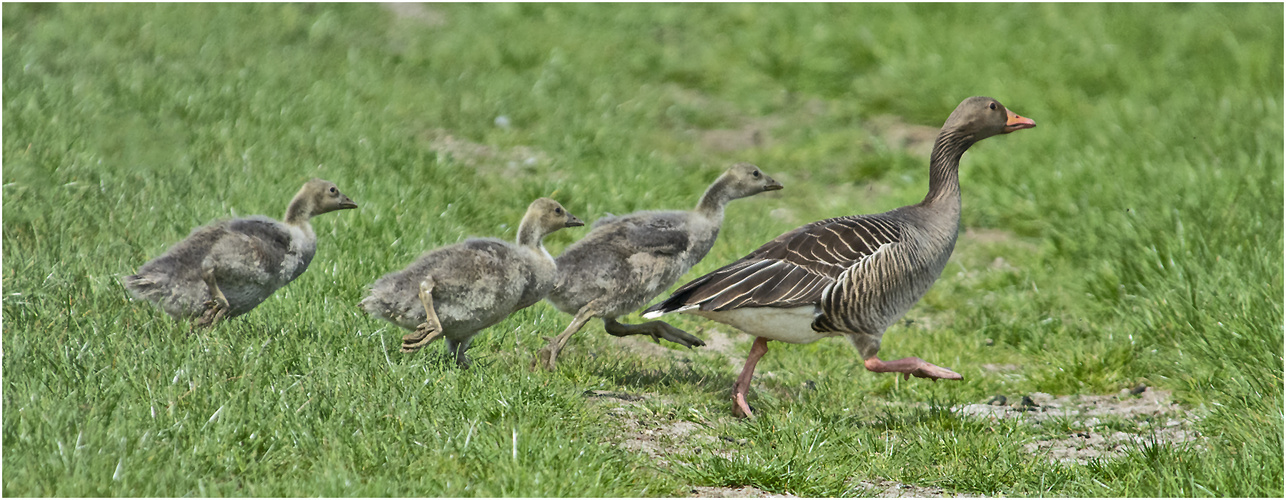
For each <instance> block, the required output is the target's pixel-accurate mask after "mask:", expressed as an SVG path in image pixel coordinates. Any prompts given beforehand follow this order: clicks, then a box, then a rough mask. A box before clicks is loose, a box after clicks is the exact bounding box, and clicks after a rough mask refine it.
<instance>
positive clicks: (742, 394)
mask: <svg viewBox="0 0 1286 500" xmlns="http://www.w3.org/2000/svg"><path fill="white" fill-rule="evenodd" d="M766 352H768V339H766V338H763V337H755V343H754V345H752V346H750V356H747V357H746V366H745V367H744V368H742V369H741V375H740V376H738V377H737V383H736V384H735V385H733V386H732V399H733V401H734V402H735V403H736V406H734V407H733V408H732V414H733V415H736V416H738V417H746V418H750V417H754V416H755V415H754V414H753V413H751V412H750V405H748V404H746V393H747V392H749V391H750V377H753V376H754V375H755V364H756V363H758V362H759V358H762V357H764V353H766Z"/></svg>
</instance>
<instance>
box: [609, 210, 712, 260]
mask: <svg viewBox="0 0 1286 500" xmlns="http://www.w3.org/2000/svg"><path fill="white" fill-rule="evenodd" d="M609 223H610V224H611V225H612V226H614V227H615V229H616V231H618V233H617V234H618V235H619V236H618V237H619V238H622V239H623V240H624V241H625V242H626V245H625V246H626V248H628V249H630V250H633V251H635V252H646V253H651V254H659V255H678V254H680V253H682V252H683V251H685V250H687V249H688V247H689V246H690V245H691V237H690V236H689V235H688V231H687V224H686V221H685V220H684V219H683V218H682V217H681V216H676V214H671V213H646V212H645V213H641V214H631V215H627V216H624V217H617V218H615V219H614V220H612V221H609ZM597 225H598V223H595V226H597Z"/></svg>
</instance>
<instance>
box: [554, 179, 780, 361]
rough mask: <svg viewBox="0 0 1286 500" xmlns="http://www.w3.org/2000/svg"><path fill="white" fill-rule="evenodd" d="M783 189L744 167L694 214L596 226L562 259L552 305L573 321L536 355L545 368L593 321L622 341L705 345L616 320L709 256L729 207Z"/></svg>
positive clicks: (670, 330)
mask: <svg viewBox="0 0 1286 500" xmlns="http://www.w3.org/2000/svg"><path fill="white" fill-rule="evenodd" d="M781 188H782V185H781V184H780V183H778V182H777V181H775V180H773V179H772V178H771V177H768V175H766V174H764V173H763V172H762V171H760V170H759V167H756V166H754V165H751V164H749V163H738V164H736V165H733V166H732V167H731V168H729V169H728V170H727V171H725V172H724V173H723V175H720V176H719V178H718V179H716V180H715V181H714V183H713V184H711V185H710V187H709V188H708V189H706V192H705V194H704V195H703V196H702V197H701V201H700V202H699V203H698V204H697V207H696V210H692V211H668V212H654V211H642V212H635V213H632V214H628V215H623V216H620V217H616V216H610V215H609V216H607V217H603V218H601V219H598V221H596V222H594V227H593V230H592V231H590V233H589V235H588V236H586V237H585V238H584V239H582V240H580V241H578V242H576V243H575V244H573V245H572V246H570V247H568V248H567V250H566V251H564V252H563V253H562V254H561V255H559V256H558V260H557V263H558V284H557V286H556V287H555V288H554V291H553V292H551V293H550V295H549V297H548V300H549V302H550V303H552V304H553V305H554V307H557V308H558V310H560V311H563V312H565V313H567V314H571V315H573V316H574V317H573V318H572V322H571V324H570V325H568V326H567V329H566V330H564V331H563V333H562V334H560V335H559V336H558V337H557V338H554V339H551V340H550V341H549V344H548V345H546V346H545V347H544V348H542V349H541V350H540V351H538V352H537V354H536V356H537V359H538V360H539V361H540V363H541V365H542V366H543V367H544V368H546V369H550V370H552V369H554V367H555V365H556V364H557V361H558V354H559V352H560V351H562V349H563V347H564V346H565V345H566V344H567V341H568V339H570V338H571V336H572V335H573V334H575V333H576V332H577V331H579V330H580V329H581V327H583V326H584V325H585V323H586V322H587V321H589V320H590V318H602V320H603V328H604V329H605V330H607V333H609V334H611V335H614V336H617V337H624V336H627V335H650V336H651V337H652V339H653V340H656V341H657V342H660V340H659V339H666V340H668V341H670V342H674V343H677V344H679V345H682V346H684V347H688V348H691V347H693V346H703V345H705V342H702V341H701V339H698V338H696V337H694V336H692V335H691V334H689V333H687V332H685V331H683V330H680V329H678V328H675V327H673V326H671V325H669V324H667V323H665V322H662V321H649V322H647V323H642V324H637V325H630V324H623V323H620V322H618V321H617V320H616V318H617V317H619V316H622V315H625V314H629V313H630V312H631V311H634V310H636V309H638V308H639V307H642V306H643V304H646V303H647V301H649V300H651V299H652V298H653V297H656V296H657V295H658V294H660V293H661V292H663V291H665V290H666V289H667V288H669V287H670V286H671V285H673V284H674V283H675V282H676V281H678V279H679V277H681V276H683V273H686V272H688V270H689V269H692V266H693V265H696V263H697V262H699V261H701V259H702V258H704V257H705V255H706V253H707V252H709V251H710V248H711V247H713V246H714V241H715V238H717V237H718V236H719V228H720V226H722V225H723V209H724V207H725V206H726V205H727V204H728V202H730V201H732V200H735V199H738V198H745V197H747V196H752V195H755V194H758V193H762V192H765V191H775V190H778V189H781Z"/></svg>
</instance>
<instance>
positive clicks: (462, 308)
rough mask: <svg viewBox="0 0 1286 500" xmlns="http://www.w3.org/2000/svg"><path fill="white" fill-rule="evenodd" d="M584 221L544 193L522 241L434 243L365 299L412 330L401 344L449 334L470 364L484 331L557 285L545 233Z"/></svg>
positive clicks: (521, 230) (413, 345)
mask: <svg viewBox="0 0 1286 500" xmlns="http://www.w3.org/2000/svg"><path fill="white" fill-rule="evenodd" d="M583 225H585V224H584V223H583V222H581V220H580V219H578V218H576V216H574V215H572V214H571V213H569V212H568V211H567V210H566V209H564V208H563V206H562V205H560V204H558V202H556V201H554V200H551V199H549V198H540V199H538V200H536V201H534V202H532V203H531V205H530V206H529V207H527V213H526V215H524V216H523V218H522V223H521V224H519V226H518V239H517V244H513V243H509V242H506V241H502V240H498V239H494V238H470V239H468V240H465V241H463V242H461V243H457V244H454V245H450V246H446V247H442V248H439V249H436V250H432V251H430V252H428V253H425V254H424V255H422V256H420V257H419V258H418V259H416V260H415V262H413V263H412V264H411V265H410V266H407V267H406V269H403V270H401V271H397V272H393V273H389V274H386V275H384V277H382V278H380V279H379V280H377V281H376V282H375V283H374V284H372V285H371V286H370V294H369V295H368V296H367V297H366V298H364V299H362V301H361V304H360V305H361V307H362V309H365V310H366V311H367V312H369V313H370V314H371V315H372V316H375V317H376V318H379V319H382V320H385V321H388V322H390V323H393V324H395V325H397V326H400V327H402V328H405V329H407V330H411V333H409V334H406V335H405V336H403V337H402V349H401V351H402V352H404V353H410V352H415V351H417V350H419V349H420V348H422V347H424V346H426V345H428V344H429V343H431V342H433V341H434V340H437V339H438V338H445V339H446V340H445V342H446V350H447V355H449V356H454V357H455V361H456V364H457V365H459V366H460V368H468V367H469V359H468V358H467V357H466V356H465V351H467V350H468V349H469V344H470V343H471V342H472V341H473V337H474V336H475V335H477V334H478V332H479V331H481V330H482V329H484V328H487V327H489V326H491V325H494V324H496V323H499V322H500V321H501V320H503V319H505V318H506V317H508V316H509V315H510V314H513V313H514V312H517V311H519V310H521V309H523V308H525V307H528V306H530V305H532V304H535V303H536V302H539V301H540V299H543V298H544V297H545V295H547V294H549V291H550V290H552V289H553V288H554V280H555V278H556V277H557V275H556V273H555V267H554V266H555V264H554V259H553V257H551V256H550V255H549V252H548V251H546V250H545V247H544V244H543V240H544V238H545V236H547V235H549V234H550V233H553V232H554V231H558V230H559V229H562V228H565V227H575V226H583Z"/></svg>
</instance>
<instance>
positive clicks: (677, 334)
mask: <svg viewBox="0 0 1286 500" xmlns="http://www.w3.org/2000/svg"><path fill="white" fill-rule="evenodd" d="M603 329H604V330H607V333H609V334H611V335H614V336H617V337H625V336H628V335H650V336H651V337H652V340H654V341H656V343H658V344H660V343H661V339H665V340H668V341H670V342H674V343H676V344H679V345H681V346H683V347H687V348H688V349H691V348H693V347H695V346H704V345H706V343H705V342H703V341H702V340H701V339H699V338H696V337H693V336H692V334H690V333H688V332H685V331H683V330H680V329H678V328H675V327H673V326H671V325H670V324H669V323H666V322H664V321H649V322H647V323H640V324H637V325H629V324H625V323H620V322H618V321H616V318H603Z"/></svg>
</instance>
